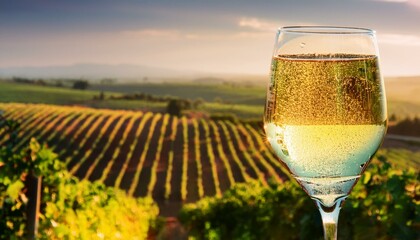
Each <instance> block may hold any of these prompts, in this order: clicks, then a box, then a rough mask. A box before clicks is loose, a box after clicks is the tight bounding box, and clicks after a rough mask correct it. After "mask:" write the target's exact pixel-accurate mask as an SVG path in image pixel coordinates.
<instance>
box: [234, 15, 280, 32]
mask: <svg viewBox="0 0 420 240" xmlns="http://www.w3.org/2000/svg"><path fill="white" fill-rule="evenodd" d="M238 25H239V26H240V27H248V28H251V29H254V30H258V31H262V32H273V31H275V30H276V29H277V28H278V27H279V24H277V23H275V22H271V21H266V20H261V19H258V18H247V17H243V18H241V19H239V22H238Z"/></svg>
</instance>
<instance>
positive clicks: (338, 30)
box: [278, 26, 375, 35]
mask: <svg viewBox="0 0 420 240" xmlns="http://www.w3.org/2000/svg"><path fill="white" fill-rule="evenodd" d="M278 32H285V33H302V34H330V35H337V34H373V35H374V34H375V30H373V29H369V28H362V27H344V26H285V27H281V28H279V29H278Z"/></svg>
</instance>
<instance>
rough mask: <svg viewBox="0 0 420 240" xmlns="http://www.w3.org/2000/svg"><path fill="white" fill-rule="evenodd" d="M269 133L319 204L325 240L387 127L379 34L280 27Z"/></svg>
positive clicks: (268, 105) (266, 118) (283, 158)
mask: <svg viewBox="0 0 420 240" xmlns="http://www.w3.org/2000/svg"><path fill="white" fill-rule="evenodd" d="M266 100H267V101H266V106H265V114H264V130H265V133H266V135H267V140H268V142H269V143H270V145H271V146H272V149H273V150H274V152H275V154H276V155H277V156H278V157H279V158H280V160H281V161H282V162H283V163H284V165H285V166H286V167H287V168H288V170H289V171H290V173H291V174H292V176H293V177H294V178H295V179H296V180H297V182H298V183H299V184H300V185H301V186H302V188H303V189H304V190H305V191H306V192H307V193H308V194H309V196H310V197H311V198H312V199H314V200H315V202H316V205H317V206H318V208H319V211H320V213H321V216H322V221H323V225H324V236H325V239H336V238H337V221H338V215H339V211H340V208H341V205H342V204H343V202H344V200H345V199H346V198H347V196H348V195H349V193H350V191H351V190H352V188H353V186H354V185H355V184H356V183H357V181H358V179H359V178H360V175H361V174H362V173H363V171H364V170H365V169H366V166H367V164H368V163H369V161H370V159H371V158H372V156H373V155H374V154H375V152H376V151H377V149H378V148H379V146H380V144H381V142H382V140H383V138H384V135H385V132H386V128H387V112H386V111H387V110H386V97H385V89H384V84H383V80H382V77H381V74H380V71H379V60H378V48H377V43H376V37H375V32H374V31H373V30H370V29H364V28H353V27H329V26H326V27H324V26H321V27H318V26H293V27H283V28H281V29H279V31H278V33H277V36H276V42H275V48H274V53H273V59H272V62H271V79H270V82H269V84H268V88H267V99H266Z"/></svg>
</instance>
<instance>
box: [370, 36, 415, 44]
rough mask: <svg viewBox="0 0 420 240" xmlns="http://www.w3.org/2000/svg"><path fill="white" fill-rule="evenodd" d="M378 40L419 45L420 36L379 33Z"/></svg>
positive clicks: (387, 42)
mask: <svg viewBox="0 0 420 240" xmlns="http://www.w3.org/2000/svg"><path fill="white" fill-rule="evenodd" d="M378 42H379V43H384V44H391V45H400V46H420V36H416V35H407V34H380V35H378Z"/></svg>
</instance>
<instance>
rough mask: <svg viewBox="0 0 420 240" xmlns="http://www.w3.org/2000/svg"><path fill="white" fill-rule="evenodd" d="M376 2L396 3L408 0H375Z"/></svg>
mask: <svg viewBox="0 0 420 240" xmlns="http://www.w3.org/2000/svg"><path fill="white" fill-rule="evenodd" d="M373 1H375V2H395V3H406V2H408V0H373Z"/></svg>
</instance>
